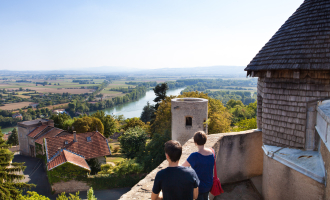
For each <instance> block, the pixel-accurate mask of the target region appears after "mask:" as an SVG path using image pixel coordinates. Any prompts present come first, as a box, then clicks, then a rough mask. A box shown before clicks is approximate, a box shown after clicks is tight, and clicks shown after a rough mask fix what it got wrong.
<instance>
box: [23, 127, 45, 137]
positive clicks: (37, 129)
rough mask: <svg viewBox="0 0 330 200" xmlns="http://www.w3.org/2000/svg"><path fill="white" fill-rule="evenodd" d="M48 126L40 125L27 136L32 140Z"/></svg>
mask: <svg viewBox="0 0 330 200" xmlns="http://www.w3.org/2000/svg"><path fill="white" fill-rule="evenodd" d="M47 126H48V125H41V126H38V127H37V128H35V129H33V131H31V132H30V133H29V134H28V136H29V137H32V138H34V137H35V136H37V135H38V134H39V133H40V132H41V131H43V130H44V129H45V128H47Z"/></svg>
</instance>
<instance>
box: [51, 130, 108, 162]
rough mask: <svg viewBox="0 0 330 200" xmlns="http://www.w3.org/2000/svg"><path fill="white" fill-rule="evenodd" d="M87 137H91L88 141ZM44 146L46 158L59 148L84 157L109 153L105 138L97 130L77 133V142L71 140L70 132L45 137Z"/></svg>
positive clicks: (88, 157)
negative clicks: (68, 133) (66, 142)
mask: <svg viewBox="0 0 330 200" xmlns="http://www.w3.org/2000/svg"><path fill="white" fill-rule="evenodd" d="M87 137H91V141H89V142H88V141H87ZM65 141H68V144H65ZM46 146H47V147H46V153H47V159H51V158H52V157H53V156H54V155H55V154H56V152H57V151H58V149H59V148H61V149H67V150H69V151H71V152H74V153H77V154H79V155H82V156H84V157H85V159H91V158H97V157H100V156H106V155H110V154H111V152H110V148H109V145H108V142H107V139H106V138H105V137H104V136H103V135H102V134H101V133H99V132H88V133H78V134H77V142H74V141H73V135H72V134H70V135H64V136H58V137H52V138H46Z"/></svg>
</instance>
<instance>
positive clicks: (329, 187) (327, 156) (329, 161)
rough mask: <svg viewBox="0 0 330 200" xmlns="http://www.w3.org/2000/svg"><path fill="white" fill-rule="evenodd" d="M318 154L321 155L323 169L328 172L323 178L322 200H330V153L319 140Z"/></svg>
mask: <svg viewBox="0 0 330 200" xmlns="http://www.w3.org/2000/svg"><path fill="white" fill-rule="evenodd" d="M320 152H321V155H322V159H323V163H324V168H325V170H326V171H327V172H328V173H327V174H326V177H325V182H326V187H325V192H324V197H323V199H324V200H328V199H330V174H329V172H330V152H329V150H328V148H327V147H326V146H325V144H324V142H323V141H322V140H321V148H320Z"/></svg>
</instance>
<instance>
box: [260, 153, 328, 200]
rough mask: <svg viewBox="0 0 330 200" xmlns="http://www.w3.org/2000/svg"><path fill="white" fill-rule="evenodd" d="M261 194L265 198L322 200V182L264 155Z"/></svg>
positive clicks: (272, 199) (267, 199)
mask: <svg viewBox="0 0 330 200" xmlns="http://www.w3.org/2000/svg"><path fill="white" fill-rule="evenodd" d="M263 167H264V170H263V175H262V196H263V198H264V199H265V200H286V199H290V200H311V199H315V200H322V199H323V195H324V184H322V183H319V182H317V181H315V180H314V179H312V178H310V177H308V176H305V175H304V174H302V173H300V172H297V171H296V170H294V169H292V168H290V167H288V166H286V165H284V164H282V163H280V162H278V161H276V160H274V159H272V158H270V157H268V156H266V155H264V163H263Z"/></svg>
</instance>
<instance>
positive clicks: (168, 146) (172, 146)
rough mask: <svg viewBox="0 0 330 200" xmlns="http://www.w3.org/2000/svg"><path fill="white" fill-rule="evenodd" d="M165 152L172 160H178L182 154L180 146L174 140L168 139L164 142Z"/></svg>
mask: <svg viewBox="0 0 330 200" xmlns="http://www.w3.org/2000/svg"><path fill="white" fill-rule="evenodd" d="M165 153H166V154H167V155H168V157H170V160H171V161H172V162H176V161H178V160H180V157H181V154H182V146H181V144H180V142H178V141H176V140H170V141H167V142H166V143H165Z"/></svg>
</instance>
